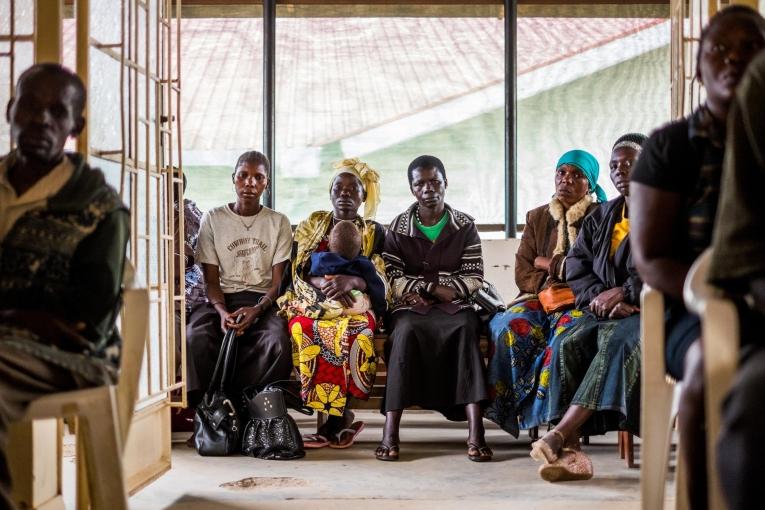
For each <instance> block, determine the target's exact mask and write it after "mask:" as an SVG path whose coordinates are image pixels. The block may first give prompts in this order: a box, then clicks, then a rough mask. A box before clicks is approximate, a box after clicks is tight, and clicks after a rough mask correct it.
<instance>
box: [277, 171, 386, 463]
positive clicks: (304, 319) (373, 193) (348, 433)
mask: <svg viewBox="0 0 765 510" xmlns="http://www.w3.org/2000/svg"><path fill="white" fill-rule="evenodd" d="M329 199H330V201H331V202H332V211H316V212H314V213H312V214H311V215H310V216H309V217H308V219H306V220H304V221H303V222H301V223H300V224H299V225H298V227H297V230H296V231H295V242H297V253H296V255H295V257H294V259H293V260H292V288H291V289H290V290H288V291H287V292H286V293H285V294H284V296H282V297H281V298H280V299H279V305H280V307H281V313H282V314H283V315H284V316H285V318H287V320H289V330H290V336H291V338H292V359H293V363H294V365H295V367H296V368H297V369H298V370H299V373H300V382H301V396H302V398H303V400H304V402H305V403H306V404H307V405H308V406H310V407H312V408H314V409H316V410H317V411H319V412H323V413H326V414H327V415H328V419H327V422H326V423H325V424H324V425H322V426H321V427H320V429H319V430H318V431H317V433H316V434H311V435H309V436H305V438H304V439H305V445H306V447H307V448H317V447H320V446H326V445H327V444H329V446H330V447H335V448H344V447H347V446H350V445H351V444H353V441H354V439H355V437H356V435H357V434H358V433H359V432H360V431H361V429H362V428H363V426H364V423H363V422H354V421H353V413H352V412H351V411H350V409H349V407H348V400H349V398H350V397H354V398H358V399H362V400H366V399H367V398H369V392H370V391H371V389H372V386H373V384H374V377H375V373H376V370H377V363H376V358H375V351H374V343H373V339H374V331H375V328H376V327H377V325H378V324H379V320H380V319H381V317H376V316H375V314H374V312H373V311H372V310H369V311H367V312H365V313H363V314H358V315H342V314H340V312H339V310H338V308H342V306H343V305H346V304H350V302H351V301H352V300H353V298H352V297H351V292H353V291H362V292H364V291H367V288H366V287H367V285H366V282H365V281H364V280H363V279H362V278H359V277H355V276H348V275H326V276H328V277H329V276H331V278H328V277H320V276H310V275H309V270H310V267H311V254H312V253H314V252H325V251H327V250H328V245H329V234H330V232H331V231H332V228H333V227H334V226H335V224H337V223H339V222H341V221H345V220H350V221H352V222H354V223H355V224H356V226H357V227H358V228H359V231H360V232H361V236H362V243H361V253H360V255H361V256H364V257H368V258H369V259H370V260H371V261H372V263H373V264H374V266H375V268H376V269H377V273H378V277H379V278H380V280H381V283H382V284H383V286H384V288H385V294H386V297H387V296H388V295H389V293H390V291H389V286H388V282H387V279H386V277H385V264H384V263H383V261H382V258H381V254H382V248H383V242H384V240H385V228H384V227H383V226H382V225H380V224H379V223H377V222H375V221H373V220H372V218H374V215H375V212H376V210H377V206H378V204H379V202H380V187H379V175H378V174H377V172H376V171H375V170H373V169H372V168H370V167H369V166H368V165H367V164H366V163H363V162H361V161H359V160H358V159H355V158H354V159H346V160H343V161H340V162H338V163H335V173H334V175H333V177H332V180H331V181H330V186H329ZM362 203H363V204H364V215H363V217H362V216H359V213H358V210H359V208H360V207H361V204H362ZM338 303H339V304H340V305H338Z"/></svg>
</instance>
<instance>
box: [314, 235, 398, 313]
mask: <svg viewBox="0 0 765 510" xmlns="http://www.w3.org/2000/svg"><path fill="white" fill-rule="evenodd" d="M360 252H361V232H359V229H358V227H356V225H355V224H354V223H353V222H352V221H340V222H338V223H337V225H335V226H334V227H333V228H332V232H330V234H329V251H325V252H314V253H313V254H311V270H310V272H309V274H310V275H311V276H322V277H324V278H331V277H332V276H333V275H339V274H342V275H348V276H358V277H360V278H363V279H364V281H365V282H366V284H367V289H366V293H364V292H361V291H359V290H354V291H351V294H352V295H353V298H354V303H353V306H352V307H351V308H346V309H345V310H344V311H343V315H357V314H360V313H365V312H366V311H367V310H369V308H370V307H371V308H372V310H373V311H374V313H375V315H376V316H377V317H380V316H382V314H383V313H385V308H386V304H385V284H384V283H383V281H382V279H381V277H380V275H379V274H378V273H377V271H376V270H375V266H374V264H372V261H371V260H369V259H368V258H367V257H364V256H361V255H359V253H360Z"/></svg>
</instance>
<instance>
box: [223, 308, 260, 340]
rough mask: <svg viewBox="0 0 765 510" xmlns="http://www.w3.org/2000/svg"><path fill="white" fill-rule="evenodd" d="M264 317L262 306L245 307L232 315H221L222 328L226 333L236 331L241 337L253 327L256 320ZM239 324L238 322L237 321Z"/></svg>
mask: <svg viewBox="0 0 765 510" xmlns="http://www.w3.org/2000/svg"><path fill="white" fill-rule="evenodd" d="M219 313H220V312H219ZM261 315H263V309H262V308H261V307H260V306H257V305H255V306H243V307H242V308H239V309H237V310H235V311H233V312H231V313H228V312H226V313H221V314H220V328H221V329H222V330H223V331H224V332H226V331H227V330H229V329H233V330H234V331H236V336H240V335H241V334H243V333H244V332H245V331H247V328H249V327H250V326H252V324H253V323H254V322H255V319H257V318H258V317H260V316H261ZM240 316H241V319H239V322H237V319H238V318H239V317H240Z"/></svg>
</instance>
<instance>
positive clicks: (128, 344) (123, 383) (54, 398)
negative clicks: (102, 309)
mask: <svg viewBox="0 0 765 510" xmlns="http://www.w3.org/2000/svg"><path fill="white" fill-rule="evenodd" d="M126 275H127V278H126V279H127V280H132V271H131V270H130V269H127V268H126ZM148 318H149V293H148V291H147V290H146V289H136V288H130V289H127V288H126V290H125V291H124V293H123V307H122V313H121V320H122V328H121V335H122V357H121V361H120V378H119V382H118V383H117V384H116V385H107V386H99V387H95V388H88V389H83V390H77V391H68V392H62V393H55V394H51V395H47V396H44V397H41V398H38V399H37V400H35V401H34V402H32V403H31V404H30V406H29V408H28V410H27V413H26V415H25V419H26V420H38V419H47V418H68V417H76V418H77V424H78V426H77V448H78V456H77V464H78V465H77V468H78V469H77V471H78V478H79V479H78V487H85V486H86V487H87V489H88V496H89V501H90V502H92V507H93V508H94V509H95V510H102V509H103V510H106V509H109V510H123V509H127V508H128V504H127V491H126V489H125V474H124V471H123V467H122V453H123V452H124V447H125V442H126V440H127V434H128V430H129V428H130V421H131V419H132V416H133V410H134V407H135V401H136V395H137V393H138V380H139V377H140V372H141V364H142V361H143V353H144V347H145V345H146V337H147V334H148ZM83 476H86V480H83V479H82V477H83ZM80 496H81V495H79V494H78V497H79V499H80V503H82V502H83V501H86V500H84V499H83V498H82V497H80ZM78 506H82V505H81V504H80V505H78Z"/></svg>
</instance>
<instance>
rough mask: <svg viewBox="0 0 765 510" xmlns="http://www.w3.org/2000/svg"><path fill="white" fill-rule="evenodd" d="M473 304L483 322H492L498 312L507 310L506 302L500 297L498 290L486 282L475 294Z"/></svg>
mask: <svg viewBox="0 0 765 510" xmlns="http://www.w3.org/2000/svg"><path fill="white" fill-rule="evenodd" d="M473 303H475V305H476V307H477V308H478V309H477V310H476V311H477V312H478V316H479V317H481V318H482V319H483V320H490V319H491V317H492V316H493V315H494V314H495V313H498V312H504V311H505V310H506V307H505V301H504V299H502V296H500V295H499V292H498V291H497V288H496V287H494V285H492V284H491V283H489V282H487V281H486V280H484V281H483V285H481V287H480V288H479V289H478V290H477V291H475V292H474V293H473Z"/></svg>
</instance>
